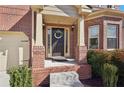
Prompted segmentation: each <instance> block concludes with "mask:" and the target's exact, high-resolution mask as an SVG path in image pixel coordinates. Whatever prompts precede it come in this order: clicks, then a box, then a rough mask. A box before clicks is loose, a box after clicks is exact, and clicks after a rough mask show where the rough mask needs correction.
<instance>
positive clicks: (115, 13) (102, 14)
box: [86, 9, 124, 20]
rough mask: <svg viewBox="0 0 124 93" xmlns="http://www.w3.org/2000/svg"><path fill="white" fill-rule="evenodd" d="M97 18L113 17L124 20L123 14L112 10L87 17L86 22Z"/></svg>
mask: <svg viewBox="0 0 124 93" xmlns="http://www.w3.org/2000/svg"><path fill="white" fill-rule="evenodd" d="M99 16H112V17H113V16H114V17H119V18H124V12H122V11H119V10H113V9H102V10H98V11H95V12H92V13H90V14H89V15H87V17H86V20H89V19H93V18H96V17H99Z"/></svg>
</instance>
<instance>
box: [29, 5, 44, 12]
mask: <svg viewBox="0 0 124 93" xmlns="http://www.w3.org/2000/svg"><path fill="white" fill-rule="evenodd" d="M43 7H44V6H43V5H31V9H32V10H33V11H36V12H40V11H42V10H43Z"/></svg>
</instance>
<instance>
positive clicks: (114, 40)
mask: <svg viewBox="0 0 124 93" xmlns="http://www.w3.org/2000/svg"><path fill="white" fill-rule="evenodd" d="M117 48H118V25H112V24H108V25H107V49H117Z"/></svg>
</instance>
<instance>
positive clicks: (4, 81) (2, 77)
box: [0, 71, 10, 87]
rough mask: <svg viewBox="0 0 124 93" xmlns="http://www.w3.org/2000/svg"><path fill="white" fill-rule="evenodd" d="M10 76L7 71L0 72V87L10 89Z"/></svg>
mask: <svg viewBox="0 0 124 93" xmlns="http://www.w3.org/2000/svg"><path fill="white" fill-rule="evenodd" d="M9 79H10V77H9V75H8V74H6V72H5V71H1V72H0V87H10V85H9Z"/></svg>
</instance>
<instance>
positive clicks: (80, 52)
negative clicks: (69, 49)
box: [75, 17, 87, 64]
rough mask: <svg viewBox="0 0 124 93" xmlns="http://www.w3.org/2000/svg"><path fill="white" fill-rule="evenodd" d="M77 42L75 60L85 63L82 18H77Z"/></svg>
mask: <svg viewBox="0 0 124 93" xmlns="http://www.w3.org/2000/svg"><path fill="white" fill-rule="evenodd" d="M77 40H78V43H77V47H76V50H75V51H76V52H75V53H76V60H77V63H78V64H84V63H87V47H86V46H85V43H84V18H83V17H81V18H79V19H78V38H77Z"/></svg>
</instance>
